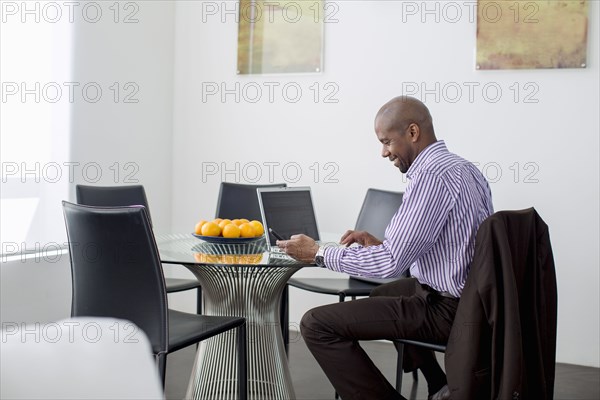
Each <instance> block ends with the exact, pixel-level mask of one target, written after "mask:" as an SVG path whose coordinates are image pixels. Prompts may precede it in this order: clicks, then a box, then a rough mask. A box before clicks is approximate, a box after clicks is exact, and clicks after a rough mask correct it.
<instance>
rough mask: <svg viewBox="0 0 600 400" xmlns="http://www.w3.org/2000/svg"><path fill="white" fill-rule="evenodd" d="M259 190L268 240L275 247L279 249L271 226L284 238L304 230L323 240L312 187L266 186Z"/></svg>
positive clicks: (309, 234)
mask: <svg viewBox="0 0 600 400" xmlns="http://www.w3.org/2000/svg"><path fill="white" fill-rule="evenodd" d="M256 192H257V195H258V204H259V206H260V213H261V215H262V219H263V225H264V228H265V234H266V235H267V238H268V239H267V242H268V244H269V245H270V246H271V248H272V249H279V248H278V247H277V245H276V244H275V242H276V241H277V238H276V237H275V236H274V235H273V234H272V233H271V232H270V229H273V230H274V231H275V232H276V233H277V234H279V235H280V236H282V237H283V238H284V239H289V238H290V236H292V235H295V234H299V233H303V234H305V235H306V236H309V237H311V238H313V239H314V240H316V241H319V240H320V237H319V229H318V227H317V217H316V215H315V209H314V207H313V201H312V195H311V191H310V187H308V186H300V187H263V188H257V189H256Z"/></svg>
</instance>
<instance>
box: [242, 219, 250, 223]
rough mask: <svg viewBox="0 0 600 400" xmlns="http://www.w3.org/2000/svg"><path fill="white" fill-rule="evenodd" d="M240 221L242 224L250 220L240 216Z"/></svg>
mask: <svg viewBox="0 0 600 400" xmlns="http://www.w3.org/2000/svg"><path fill="white" fill-rule="evenodd" d="M240 221H242V223H243V224H244V223H245V224H247V223H248V222H250V221H248V220H247V219H246V218H240Z"/></svg>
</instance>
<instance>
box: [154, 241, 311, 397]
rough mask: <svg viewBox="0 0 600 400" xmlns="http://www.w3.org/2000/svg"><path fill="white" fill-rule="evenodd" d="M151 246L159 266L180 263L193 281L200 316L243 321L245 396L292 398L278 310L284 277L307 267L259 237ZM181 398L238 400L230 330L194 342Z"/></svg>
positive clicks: (283, 286)
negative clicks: (200, 304) (155, 248)
mask: <svg viewBox="0 0 600 400" xmlns="http://www.w3.org/2000/svg"><path fill="white" fill-rule="evenodd" d="M156 242H157V245H158V249H159V253H160V259H161V262H163V263H166V264H181V265H184V266H185V267H187V268H188V269H189V270H190V271H191V272H192V273H193V274H194V275H195V276H196V277H197V278H198V280H199V281H200V283H201V284H202V293H203V295H204V301H203V304H204V310H203V313H204V314H206V315H222V316H240V317H245V318H246V323H247V335H248V343H247V348H248V358H247V360H248V365H247V373H248V383H247V387H248V398H249V399H264V400H267V399H269V400H271V399H295V394H294V388H293V386H292V379H291V376H290V372H289V367H288V360H287V356H286V352H285V348H284V343H283V337H282V334H281V322H280V313H279V307H280V304H281V303H280V299H281V295H282V292H283V290H284V288H285V285H286V282H287V281H288V279H289V278H290V277H291V276H292V275H293V274H294V273H295V272H296V271H298V270H299V269H301V268H303V267H306V266H311V265H310V264H303V263H300V262H299V261H296V260H294V259H292V258H290V257H288V256H287V255H285V254H284V253H279V252H276V251H271V248H270V247H269V246H267V244H266V242H265V240H264V239H261V240H257V241H252V242H246V243H236V242H235V241H231V242H226V243H209V242H206V241H203V240H200V239H198V238H196V237H193V236H192V235H191V234H171V235H158V236H157V237H156ZM186 398H191V399H197V400H200V399H202V400H206V399H214V400H224V399H237V398H238V393H237V358H236V338H235V332H234V331H230V332H226V333H223V334H220V335H217V336H214V337H213V338H211V339H208V340H204V341H202V342H200V346H199V348H198V352H197V354H196V360H195V362H194V369H193V372H192V379H190V383H189V386H188V390H187V395H186Z"/></svg>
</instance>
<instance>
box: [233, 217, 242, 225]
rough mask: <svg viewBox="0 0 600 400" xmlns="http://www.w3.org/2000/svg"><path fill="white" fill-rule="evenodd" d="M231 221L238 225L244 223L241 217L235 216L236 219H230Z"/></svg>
mask: <svg viewBox="0 0 600 400" xmlns="http://www.w3.org/2000/svg"><path fill="white" fill-rule="evenodd" d="M231 222H233V223H234V224H236V225H237V226H240V225H241V224H243V223H244V221H242V220H241V219H237V218H236V219H234V220H233V221H231Z"/></svg>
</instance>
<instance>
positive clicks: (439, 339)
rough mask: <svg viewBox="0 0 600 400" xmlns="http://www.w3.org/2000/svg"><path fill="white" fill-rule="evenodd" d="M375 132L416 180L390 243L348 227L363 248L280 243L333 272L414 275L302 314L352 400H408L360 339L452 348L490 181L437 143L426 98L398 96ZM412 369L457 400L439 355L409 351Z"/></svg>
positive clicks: (319, 352) (313, 343) (305, 330)
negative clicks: (358, 297) (451, 338)
mask: <svg viewBox="0 0 600 400" xmlns="http://www.w3.org/2000/svg"><path fill="white" fill-rule="evenodd" d="M375 132H376V134H377V138H378V139H379V141H380V142H381V144H382V145H383V148H382V153H381V155H382V157H385V158H388V159H389V160H390V161H391V162H392V163H393V164H394V166H395V167H396V168H398V169H399V170H400V172H402V173H405V174H406V175H407V177H408V179H409V183H408V186H407V187H406V190H405V194H404V197H403V201H402V205H401V206H400V208H399V210H398V211H397V212H396V214H395V215H394V217H393V218H392V220H391V222H390V224H389V225H388V227H387V229H386V232H385V238H384V240H383V242H381V241H379V240H378V239H377V238H375V237H374V236H372V235H371V234H370V233H368V232H357V231H347V232H346V233H345V234H344V235H343V236H342V239H341V243H342V244H345V245H350V244H352V243H358V244H359V245H360V246H358V247H339V248H334V247H328V248H325V247H319V245H318V244H317V243H315V241H314V240H312V239H311V238H309V237H307V236H305V235H294V236H292V237H291V238H290V240H287V241H278V242H277V243H278V245H279V246H280V247H281V248H282V249H284V250H285V251H286V252H287V253H288V254H289V255H290V256H292V257H294V258H297V259H299V260H302V261H305V262H314V263H316V264H317V265H319V266H321V267H325V268H329V269H331V270H333V271H338V272H345V273H348V274H351V275H362V276H370V277H383V278H386V277H400V276H401V275H402V274H403V273H404V272H405V271H409V272H410V275H411V278H407V279H399V280H398V281H395V282H392V283H389V284H387V285H383V286H380V287H378V288H377V289H375V290H374V291H373V293H372V294H371V297H370V298H369V299H362V300H356V301H352V302H347V303H336V304H332V305H327V306H322V307H317V308H314V309H312V310H309V311H308V312H307V313H306V314H305V315H304V317H303V318H302V322H301V324H300V328H301V332H302V336H303V337H304V339H305V341H306V344H307V346H308V348H309V349H310V351H311V352H312V353H313V355H314V356H315V358H316V359H317V361H318V362H319V365H320V366H321V367H322V368H323V370H324V371H325V374H326V375H327V377H328V378H329V380H330V381H331V383H332V384H333V386H334V387H335V389H336V390H337V392H338V393H339V394H340V395H341V397H342V399H343V400H353V399H355V400H359V399H361V400H363V399H378V400H380V399H382V400H383V399H403V397H402V396H400V394H398V393H397V392H396V391H395V390H394V388H393V387H392V385H391V384H390V383H389V382H388V381H387V380H386V379H385V377H384V376H383V375H382V374H381V372H380V371H379V370H378V369H377V367H376V366H375V365H374V364H373V362H372V361H371V360H370V359H369V357H368V356H367V354H366V353H365V352H364V350H363V349H362V348H361V347H360V345H359V343H358V342H359V341H360V340H377V339H394V338H405V339H414V340H423V341H427V342H434V343H442V344H445V343H446V342H447V340H448V336H449V334H450V329H451V327H452V322H453V321H454V316H455V314H456V308H457V306H458V301H459V298H460V295H461V293H462V289H463V287H464V284H465V281H466V279H467V274H468V272H469V265H470V263H471V261H472V259H473V255H474V251H475V249H474V243H475V235H476V233H477V229H478V228H479V225H480V224H481V222H483V220H484V219H486V218H487V217H488V216H489V215H491V214H492V212H493V207H492V198H491V192H490V188H489V185H488V183H487V181H486V179H485V178H484V177H483V175H482V174H481V172H480V171H479V170H478V169H477V168H476V167H475V166H474V165H473V164H472V163H471V162H469V161H467V160H465V159H463V158H461V157H459V156H457V155H455V154H453V153H450V152H449V151H448V150H447V148H446V145H445V143H444V142H443V141H438V140H437V139H436V136H435V132H434V128H433V122H432V118H431V115H430V113H429V110H428V109H427V107H426V106H425V105H424V104H423V103H422V102H420V101H419V100H417V99H414V98H411V97H405V96H400V97H396V98H394V99H392V100H390V101H389V102H388V103H386V104H385V105H384V106H383V107H382V108H381V109H380V110H379V112H378V113H377V116H376V117H375ZM404 365H405V371H410V370H413V369H416V368H419V369H421V371H422V372H423V374H424V376H425V378H426V379H427V384H428V390H429V398H430V399H436V400H437V399H448V398H449V392H448V390H447V385H446V376H445V374H444V372H443V371H442V369H441V368H440V366H439V364H438V363H437V361H436V359H435V356H434V354H433V352H431V351H428V350H423V349H422V348H416V347H410V346H406V348H405V360H404Z"/></svg>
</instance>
